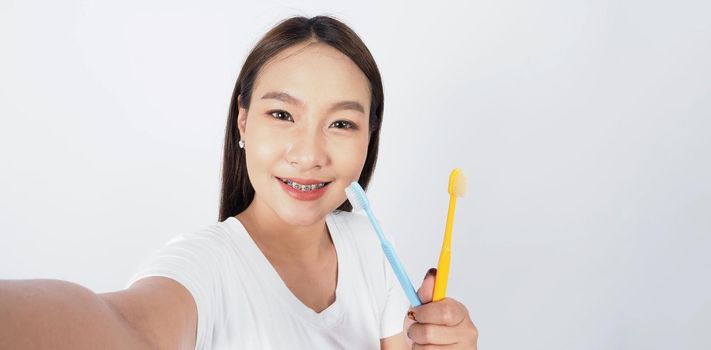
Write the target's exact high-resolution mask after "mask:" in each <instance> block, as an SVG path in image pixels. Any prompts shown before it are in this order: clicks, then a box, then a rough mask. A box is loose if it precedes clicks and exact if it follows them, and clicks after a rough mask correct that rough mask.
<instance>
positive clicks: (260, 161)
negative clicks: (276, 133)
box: [245, 128, 284, 179]
mask: <svg viewBox="0 0 711 350" xmlns="http://www.w3.org/2000/svg"><path fill="white" fill-rule="evenodd" d="M255 129H257V128H255ZM254 131H255V132H253V133H249V134H248V135H249V136H248V137H247V140H245V142H246V146H245V151H246V152H247V171H248V172H249V173H250V178H252V179H256V177H263V176H270V175H271V173H270V169H271V168H272V166H273V165H274V164H275V163H276V162H277V160H278V159H280V157H281V155H282V153H283V147H284V143H283V142H278V141H275V140H274V139H275V138H274V137H273V135H267V134H264V133H260V132H259V131H261V130H254ZM255 176H256V177H255Z"/></svg>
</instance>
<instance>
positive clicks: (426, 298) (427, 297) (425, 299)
mask: <svg viewBox="0 0 711 350" xmlns="http://www.w3.org/2000/svg"><path fill="white" fill-rule="evenodd" d="M436 275H437V269H436V268H434V267H433V268H431V269H429V270H427V274H426V275H425V279H424V280H422V284H421V285H420V289H418V290H417V296H418V297H419V298H420V301H421V302H422V303H429V302H430V301H432V294H433V293H434V283H435V276H436Z"/></svg>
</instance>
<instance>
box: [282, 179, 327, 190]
mask: <svg viewBox="0 0 711 350" xmlns="http://www.w3.org/2000/svg"><path fill="white" fill-rule="evenodd" d="M277 179H279V181H281V182H283V183H285V184H286V185H287V186H290V187H291V188H293V189H295V190H299V191H301V192H310V191H315V190H318V189H321V188H323V187H325V186H326V185H328V184H330V183H331V182H330V181H327V182H320V183H312V184H300V183H298V182H296V181H293V180H291V179H283V178H280V177H277Z"/></svg>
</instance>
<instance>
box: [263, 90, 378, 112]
mask: <svg viewBox="0 0 711 350" xmlns="http://www.w3.org/2000/svg"><path fill="white" fill-rule="evenodd" d="M267 99H272V100H279V101H282V102H285V103H288V104H292V105H297V106H303V105H304V102H303V101H301V100H299V99H298V98H296V97H294V96H291V95H289V94H287V93H286V92H281V91H271V92H267V93H266V94H264V96H262V100H267ZM337 110H353V111H357V112H361V113H363V114H365V108H364V107H363V105H362V104H360V102H358V101H341V102H336V103H334V104H333V105H331V107H330V108H329V109H328V111H329V112H333V111H337Z"/></svg>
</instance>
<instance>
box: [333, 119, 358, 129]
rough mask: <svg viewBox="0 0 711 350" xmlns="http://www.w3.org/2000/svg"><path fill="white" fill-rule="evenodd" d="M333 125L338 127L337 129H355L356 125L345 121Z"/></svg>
mask: <svg viewBox="0 0 711 350" xmlns="http://www.w3.org/2000/svg"><path fill="white" fill-rule="evenodd" d="M331 125H334V126H336V129H355V125H354V124H353V123H351V122H349V121H345V120H339V121H335V122H333V124H331Z"/></svg>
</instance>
